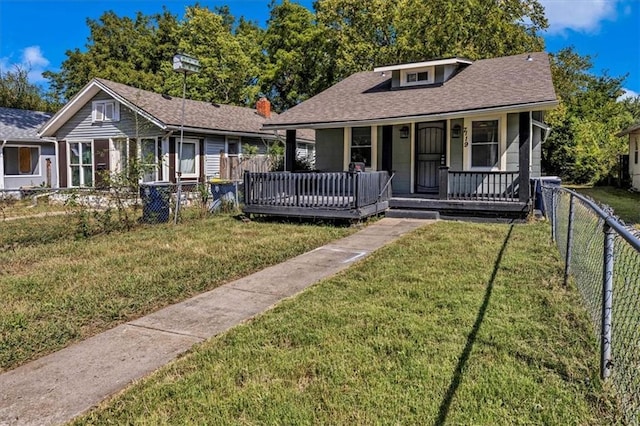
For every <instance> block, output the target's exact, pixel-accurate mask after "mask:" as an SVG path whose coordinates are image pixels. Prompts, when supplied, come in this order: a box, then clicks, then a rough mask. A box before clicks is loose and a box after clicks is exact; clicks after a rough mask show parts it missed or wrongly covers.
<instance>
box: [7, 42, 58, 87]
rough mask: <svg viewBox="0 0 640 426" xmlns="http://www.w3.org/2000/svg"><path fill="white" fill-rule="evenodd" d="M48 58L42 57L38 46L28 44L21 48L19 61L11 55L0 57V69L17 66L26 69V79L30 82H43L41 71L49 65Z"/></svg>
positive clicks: (8, 69) (10, 69) (12, 68)
mask: <svg viewBox="0 0 640 426" xmlns="http://www.w3.org/2000/svg"><path fill="white" fill-rule="evenodd" d="M49 63H50V62H49V60H48V59H47V58H45V57H44V55H43V53H42V50H41V49H40V46H29V47H26V48H24V50H22V55H21V56H20V60H19V61H15V60H13V59H12V58H11V57H4V58H0V70H2V72H7V71H14V70H15V69H16V67H17V68H20V69H23V70H27V71H28V74H27V76H28V79H29V82H31V83H43V82H45V81H46V80H45V78H44V77H43V76H42V73H43V72H44V71H45V70H46V68H47V67H48V66H49Z"/></svg>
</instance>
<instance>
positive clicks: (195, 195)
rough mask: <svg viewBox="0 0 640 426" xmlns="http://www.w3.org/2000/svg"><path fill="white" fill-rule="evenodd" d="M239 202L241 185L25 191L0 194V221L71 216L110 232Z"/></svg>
mask: <svg viewBox="0 0 640 426" xmlns="http://www.w3.org/2000/svg"><path fill="white" fill-rule="evenodd" d="M240 197H242V184H241V183H237V182H230V181H221V182H213V183H192V182H189V183H182V184H175V183H169V182H154V183H144V184H141V185H139V186H138V185H135V186H132V187H128V186H112V187H104V188H60V189H57V188H56V189H54V188H28V189H20V190H11V191H8V190H0V220H15V219H18V218H20V217H37V216H50V215H63V214H67V215H73V216H77V217H79V218H80V219H82V220H84V221H85V222H87V224H88V225H90V224H91V223H93V222H100V223H102V225H104V226H103V227H107V228H110V230H115V229H118V228H119V229H122V228H127V229H128V228H131V227H132V226H134V225H135V224H140V223H166V222H174V223H178V222H179V221H180V220H181V219H184V218H187V217H188V218H201V217H205V216H206V215H208V214H211V213H216V212H233V211H235V210H236V209H237V207H238V204H239V202H240Z"/></svg>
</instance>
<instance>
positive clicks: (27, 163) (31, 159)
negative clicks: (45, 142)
mask: <svg viewBox="0 0 640 426" xmlns="http://www.w3.org/2000/svg"><path fill="white" fill-rule="evenodd" d="M39 159H40V148H38V147H28V146H16V147H13V146H7V147H5V148H4V174H5V175H7V176H12V175H13V176H18V175H27V176H35V175H39V174H40V162H39Z"/></svg>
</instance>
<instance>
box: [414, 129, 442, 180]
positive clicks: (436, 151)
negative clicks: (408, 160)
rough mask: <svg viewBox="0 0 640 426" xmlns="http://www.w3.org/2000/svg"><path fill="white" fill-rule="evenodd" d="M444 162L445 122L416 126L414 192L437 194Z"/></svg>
mask: <svg viewBox="0 0 640 426" xmlns="http://www.w3.org/2000/svg"><path fill="white" fill-rule="evenodd" d="M444 160H445V122H432V123H418V124H417V125H416V192H423V193H434V192H438V183H439V182H438V179H439V175H440V165H442V164H444Z"/></svg>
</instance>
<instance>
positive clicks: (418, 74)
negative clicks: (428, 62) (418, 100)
mask: <svg viewBox="0 0 640 426" xmlns="http://www.w3.org/2000/svg"><path fill="white" fill-rule="evenodd" d="M434 75H435V74H434V67H426V68H414V69H409V70H402V71H401V73H400V85H401V86H414V85H420V84H432V83H433V82H434Z"/></svg>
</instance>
